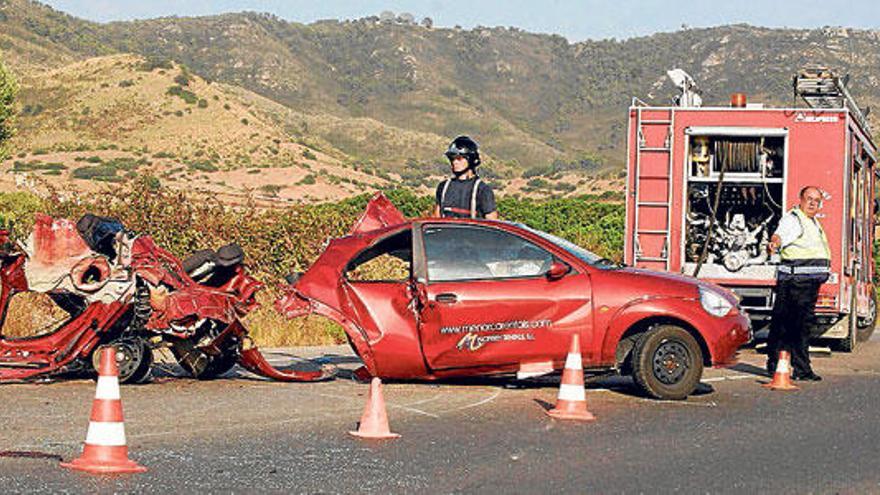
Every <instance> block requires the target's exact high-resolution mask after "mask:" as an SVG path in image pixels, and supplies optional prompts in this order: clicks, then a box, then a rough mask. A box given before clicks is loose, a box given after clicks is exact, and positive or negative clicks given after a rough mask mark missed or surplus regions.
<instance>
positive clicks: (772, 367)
mask: <svg viewBox="0 0 880 495" xmlns="http://www.w3.org/2000/svg"><path fill="white" fill-rule="evenodd" d="M767 373H768V374H770V376H773V375H775V374H776V362H770V361H767Z"/></svg>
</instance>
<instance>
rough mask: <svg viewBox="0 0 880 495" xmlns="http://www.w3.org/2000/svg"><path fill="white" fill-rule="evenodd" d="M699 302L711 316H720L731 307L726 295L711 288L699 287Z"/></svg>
mask: <svg viewBox="0 0 880 495" xmlns="http://www.w3.org/2000/svg"><path fill="white" fill-rule="evenodd" d="M700 304H701V305H702V306H703V309H705V310H706V312H707V313H709V314H710V315H712V316H717V317H719V318H720V317H722V316H724V315H726V314H727V313H729V312H730V310H731V309H733V304H731V303H730V301H728V300H727V298H726V297H724V296H722V295H721V294H719V293H717V292H715V291H713V290H711V289H704V288H703V287H700Z"/></svg>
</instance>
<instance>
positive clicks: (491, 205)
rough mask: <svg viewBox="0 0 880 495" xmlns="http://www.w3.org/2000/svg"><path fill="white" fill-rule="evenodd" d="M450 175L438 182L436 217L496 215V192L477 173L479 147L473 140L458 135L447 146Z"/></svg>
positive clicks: (496, 217)
mask: <svg viewBox="0 0 880 495" xmlns="http://www.w3.org/2000/svg"><path fill="white" fill-rule="evenodd" d="M446 158H448V159H449V165H450V166H451V167H452V177H451V178H449V179H446V180H445V181H443V182H441V183H440V185H439V186H437V195H436V196H437V197H436V202H435V203H434V216H435V217H450V218H488V219H489V220H496V219H498V211H496V209H495V194H494V193H493V192H492V188H491V187H489V184H486V183H485V182H483V179H481V178H479V177H478V176H477V174H476V168H477V166H478V165H479V164H480V151H479V146H478V145H477V143H476V141H474V140H473V139H471V138H469V137H468V136H458V137H457V138H455V139H454V140H453V141H452V143H451V144H450V145H449V148H448V149H447V150H446Z"/></svg>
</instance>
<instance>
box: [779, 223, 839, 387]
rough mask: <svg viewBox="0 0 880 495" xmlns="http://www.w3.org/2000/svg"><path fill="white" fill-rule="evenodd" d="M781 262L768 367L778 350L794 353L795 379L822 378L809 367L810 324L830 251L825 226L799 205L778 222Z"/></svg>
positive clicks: (825, 272)
mask: <svg viewBox="0 0 880 495" xmlns="http://www.w3.org/2000/svg"><path fill="white" fill-rule="evenodd" d="M774 235H778V236H779V237H780V239H781V241H782V242H781V248H782V249H781V251H780V253H779V254H780V258H781V263H780V264H779V266H778V269H777V273H776V300H775V302H774V303H773V316H772V320H771V323H770V335H769V337H768V339H767V356H768V357H767V369H768V371H770V372H771V373H772V372H774V371H775V369H776V361H777V358H778V354H779V351H780V350H781V349H782V350H787V351H789V352H790V353H791V365H792V368H793V376H794V377H795V378H807V379H816V380H818V379H820V378H819V377H818V376H817V375H815V373H813V369H812V367H811V366H810V354H809V341H810V324H811V321H812V318H813V314H814V312H815V306H816V299H817V298H818V295H819V287H820V286H821V285H822V284H823V283H824V282H825V281H826V280H828V275H829V270H830V266H831V250H830V249H829V248H828V238H827V237H826V236H825V231H824V230H823V229H822V225H821V224H820V223H819V221H818V220H817V219H816V218H810V217H808V216H807V215H806V214H804V212H803V211H801V209H800V208H797V207H795V208H793V209H792V210H790V211H789V212H788V213H786V214H785V215H784V216H783V218H782V219H781V220H780V221H779V226H778V227H777V229H776V232H775V233H774Z"/></svg>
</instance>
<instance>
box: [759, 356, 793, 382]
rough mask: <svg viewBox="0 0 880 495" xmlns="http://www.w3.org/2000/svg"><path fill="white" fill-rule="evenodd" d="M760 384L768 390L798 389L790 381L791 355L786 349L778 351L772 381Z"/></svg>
mask: <svg viewBox="0 0 880 495" xmlns="http://www.w3.org/2000/svg"><path fill="white" fill-rule="evenodd" d="M761 386H762V387H764V388H769V389H770V390H800V387H798V386H797V385H795V384H793V383H791V356H790V354H789V353H788V351H779V361H777V363H776V373H774V374H773V381H771V382H770V383H765V384H763V385H761Z"/></svg>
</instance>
